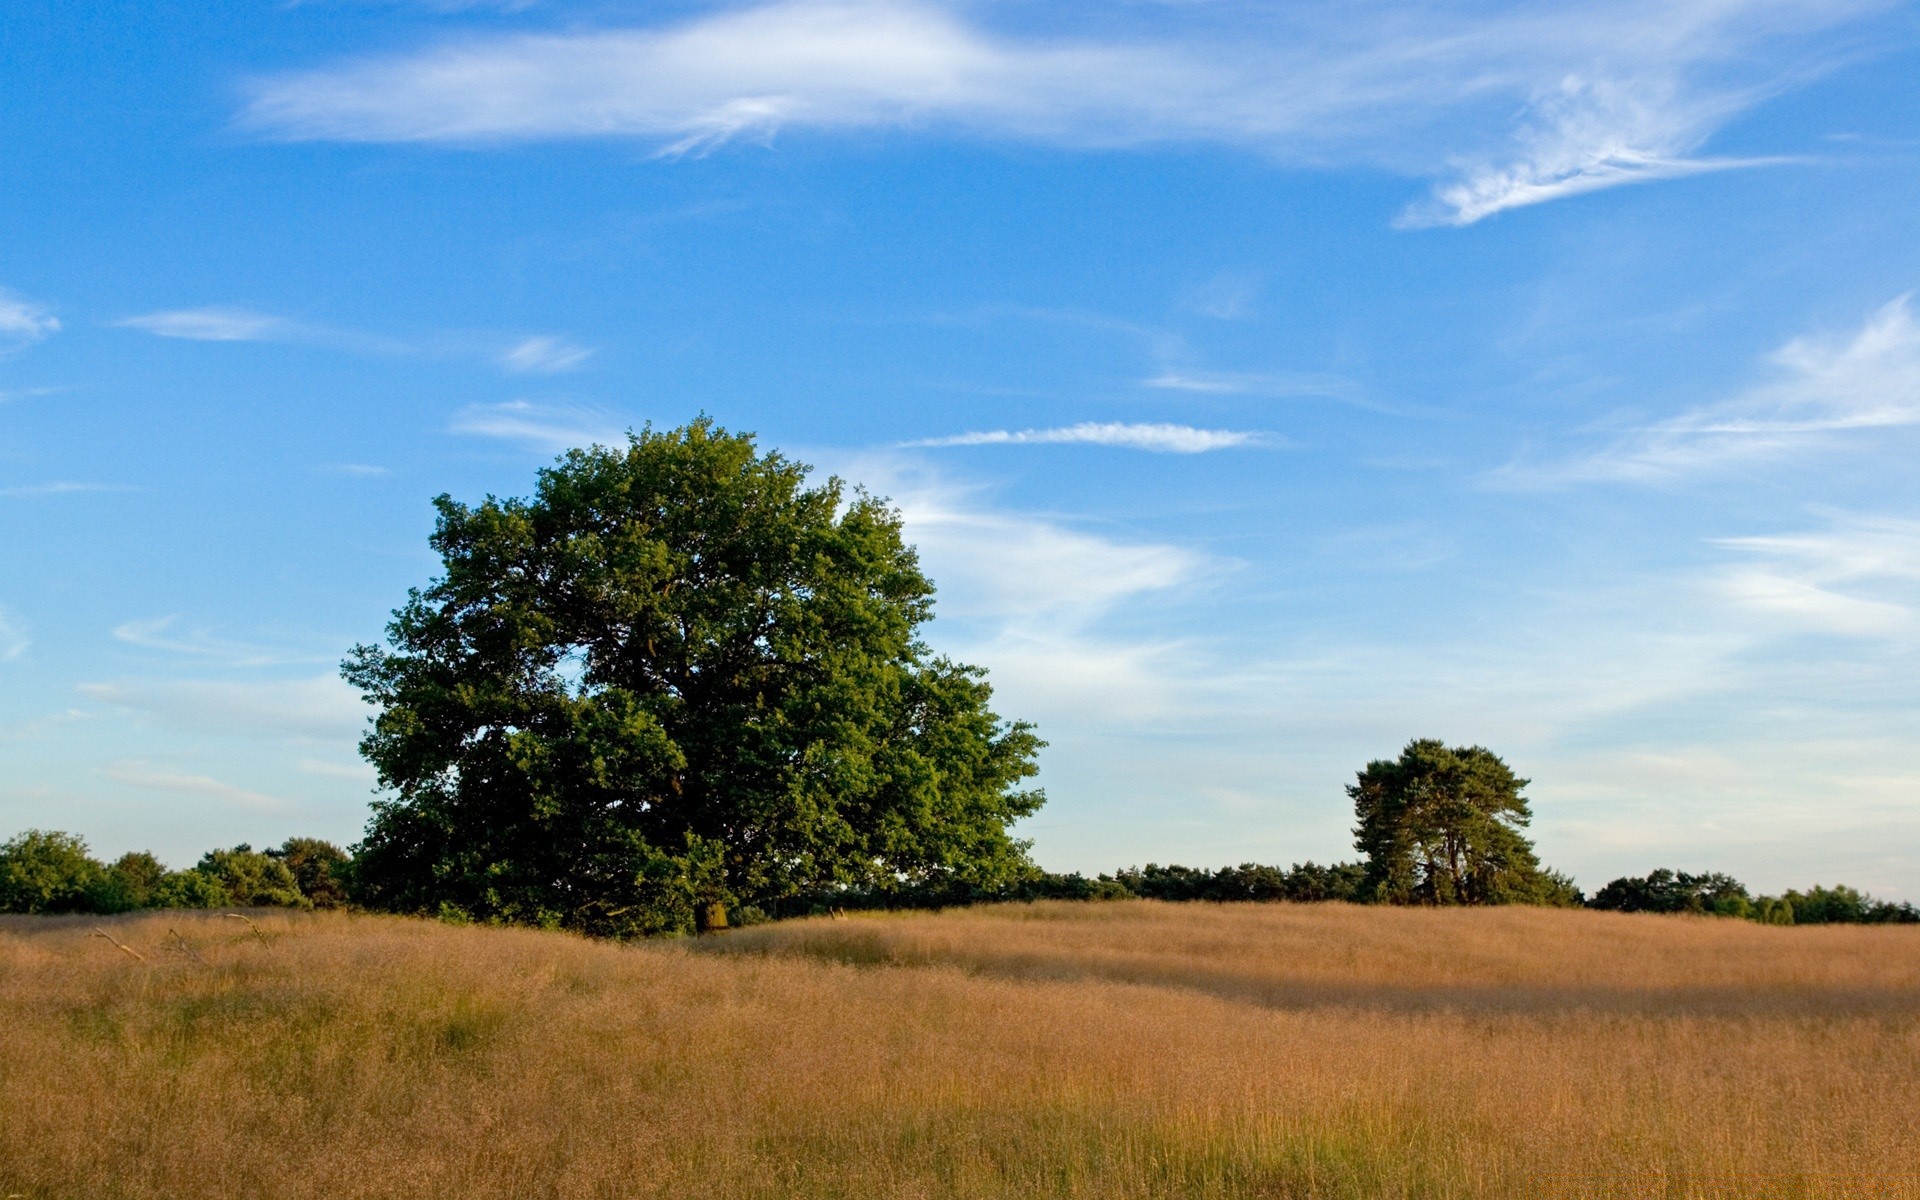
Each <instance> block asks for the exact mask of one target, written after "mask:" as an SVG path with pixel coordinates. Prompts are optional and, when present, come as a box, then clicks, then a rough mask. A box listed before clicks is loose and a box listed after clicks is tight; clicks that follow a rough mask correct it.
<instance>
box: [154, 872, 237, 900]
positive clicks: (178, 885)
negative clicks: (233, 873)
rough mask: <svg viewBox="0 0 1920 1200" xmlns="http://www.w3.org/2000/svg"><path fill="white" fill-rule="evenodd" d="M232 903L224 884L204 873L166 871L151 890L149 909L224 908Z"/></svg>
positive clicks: (230, 895)
mask: <svg viewBox="0 0 1920 1200" xmlns="http://www.w3.org/2000/svg"><path fill="white" fill-rule="evenodd" d="M232 903H234V899H233V896H232V894H230V893H229V892H228V891H227V886H226V884H224V883H222V882H220V880H218V879H216V878H215V877H214V876H212V875H209V874H207V873H206V872H205V871H168V872H167V875H166V878H164V879H162V880H161V881H160V886H159V887H156V888H155V889H154V890H153V902H152V904H150V905H149V906H148V907H150V908H225V907H227V906H228V905H230V904H232Z"/></svg>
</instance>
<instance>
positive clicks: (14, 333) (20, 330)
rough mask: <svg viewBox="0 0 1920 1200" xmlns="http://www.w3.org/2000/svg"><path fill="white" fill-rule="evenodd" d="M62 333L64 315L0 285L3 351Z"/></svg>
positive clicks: (0, 328) (0, 322)
mask: <svg viewBox="0 0 1920 1200" xmlns="http://www.w3.org/2000/svg"><path fill="white" fill-rule="evenodd" d="M59 332H60V318H58V317H56V316H54V315H53V314H52V313H50V312H48V311H47V308H46V306H45V305H44V304H36V303H34V302H33V301H31V300H28V299H26V298H25V297H24V296H20V295H16V294H15V293H13V292H10V291H8V290H7V289H5V288H0V354H7V353H11V352H12V351H15V350H19V349H22V348H24V347H27V346H31V345H33V344H34V343H35V342H39V341H44V340H46V339H47V338H50V337H52V336H53V335H54V334H56V333H59Z"/></svg>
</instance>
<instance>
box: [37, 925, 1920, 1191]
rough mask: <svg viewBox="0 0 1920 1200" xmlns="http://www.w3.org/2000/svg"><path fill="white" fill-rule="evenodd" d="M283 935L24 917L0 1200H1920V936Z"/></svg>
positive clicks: (1615, 931)
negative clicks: (15, 1199)
mask: <svg viewBox="0 0 1920 1200" xmlns="http://www.w3.org/2000/svg"><path fill="white" fill-rule="evenodd" d="M253 919H254V921H255V922H256V923H257V924H255V925H249V924H248V923H247V922H245V921H242V920H238V919H235V918H232V917H223V916H219V915H214V914H185V913H159V914H144V915H139V916H134V917H127V918H119V919H109V920H103V919H100V918H0V1197H12V1196H19V1197H23V1198H31V1200H40V1198H43V1197H44V1198H53V1197H62V1198H66V1197H72V1198H82V1197H85V1198H102V1200H105V1198H118V1197H142V1198H146V1197H153V1198H161V1197H179V1198H189V1197H192V1198H205V1200H229V1198H231V1200H243V1198H245V1200H256V1198H266V1197H272V1198H286V1200H304V1198H307V1197H312V1198H315V1200H318V1198H320V1197H327V1198H330V1200H344V1198H350V1197H420V1198H427V1197H433V1198H441V1197H461V1198H463V1200H466V1198H472V1200H486V1198H494V1197H499V1198H503V1200H504V1198H507V1197H514V1198H525V1197H556V1198H557V1197H653V1196H661V1197H666V1196H673V1197H706V1196H712V1197H944V1196H955V1197H962V1196H964V1197H1032V1196H1084V1197H1142V1196H1166V1197H1189V1196H1192V1197H1205V1196H1222V1197H1224V1196H1249V1197H1254V1196H1261V1197H1309V1196H1314V1197H1317V1196H1326V1197H1397V1196H1409V1197H1411V1196H1420V1197H1428V1196H1431V1197H1454V1196H1458V1197H1469V1196H1473V1197H1478V1196H1498V1197H1509V1196H1510V1197H1551V1196H1591V1197H1640V1196H1659V1197H1692V1196H1702V1197H1705V1196H1752V1197H1793V1196H1805V1197H1832V1196H1863V1197H1865V1196H1872V1197H1882V1196H1884V1197H1905V1196H1914V1197H1920V1101H1917V1100H1916V1097H1920V928H1914V927H1859V926H1828V927H1815V928H1774V927H1767V926H1761V925H1756V924H1753V923H1750V922H1745V921H1731V920H1714V919H1708V918H1688V917H1650V916H1622V915H1618V914H1609V913H1595V912H1582V911H1559V910H1543V909H1519V908H1506V909H1481V910H1408V909H1380V908H1357V907H1349V906H1346V905H1339V904H1324V905H1286V904H1270V905H1212V904H1182V905H1170V904H1156V903H1152V902H1116V903H1109V904H1074V903H1051V904H1048V903H1042V904H1034V905H1003V906H994V907H985V908H977V909H970V910H962V911H952V912H946V913H930V914H929V913H923V914H905V915H900V914H894V915H862V916H857V917H853V918H848V919H825V918H822V919H815V920H808V921H796V922H787V923H782V924H777V925H767V926H757V927H754V928H750V929H744V930H736V931H734V932H731V933H728V934H725V935H721V936H715V937H708V938H702V939H699V940H698V941H680V942H668V943H642V944H628V945H616V944H612V943H606V942H594V941H588V940H585V939H581V938H577V937H573V936H569V935H565V934H557V933H542V932H536V931H530V930H524V929H499V928H480V927H456V926H450V925H443V924H438V923H433V922H428V921H419V920H406V919H399V918H391V917H373V916H357V915H345V914H333V913H318V914H300V913H288V912H271V913H269V912H264V911H262V912H257V913H255V914H253ZM96 928H98V929H101V930H104V931H105V932H107V933H108V934H110V935H111V937H112V939H114V940H115V941H117V942H118V943H120V944H122V945H124V946H125V948H126V949H125V950H122V949H121V948H119V947H118V946H116V945H115V944H114V942H113V941H109V940H108V939H107V938H103V937H99V936H95V935H94V933H93V931H94V930H95V929H96ZM136 955H138V957H137V958H136Z"/></svg>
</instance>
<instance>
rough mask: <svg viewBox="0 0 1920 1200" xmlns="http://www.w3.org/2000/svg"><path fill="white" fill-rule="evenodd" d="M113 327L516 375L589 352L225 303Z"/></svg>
mask: <svg viewBox="0 0 1920 1200" xmlns="http://www.w3.org/2000/svg"><path fill="white" fill-rule="evenodd" d="M114 325H115V326H116V327H117V328H120V329H134V330H138V331H139V332H141V333H149V334H152V335H153V336H155V337H162V338H170V339H173V340H177V341H187V342H274V343H286V344H294V345H307V346H321V347H325V348H327V349H332V350H344V351H347V352H349V353H354V354H375V355H402V356H404V355H428V356H433V357H447V358H479V359H482V360H484V361H487V362H490V363H492V364H493V365H495V366H498V367H500V368H501V369H503V370H506V371H511V372H514V373H516V374H528V373H531V374H555V373H558V372H561V371H570V370H573V369H574V368H576V367H578V366H579V365H580V364H581V363H584V362H585V361H586V360H587V359H588V358H589V357H591V356H592V354H593V349H592V348H591V347H589V346H582V345H580V344H579V343H577V342H575V341H573V340H572V339H570V338H566V337H562V336H559V335H557V334H541V335H536V336H532V337H522V338H519V339H517V340H515V341H513V342H511V343H509V344H508V345H507V346H506V347H505V348H504V349H502V348H501V347H500V345H499V342H498V341H497V340H495V339H494V338H492V337H488V336H486V335H481V334H459V333H456V334H441V335H435V336H432V337H428V338H426V339H424V342H423V343H416V342H412V341H407V340H405V339H402V338H396V337H389V336H387V335H386V334H380V333H368V332H366V331H364V330H358V329H344V328H341V327H339V326H334V325H322V324H315V323H313V322H308V321H296V320H293V319H291V318H288V317H281V316H275V315H273V314H271V313H263V312H257V311H255V310H253V309H250V308H237V307H231V306H226V305H209V306H207V307H204V308H169V309H161V310H159V311H157V312H150V313H142V314H140V315H138V316H132V317H126V318H123V319H122V320H119V321H115V322H114Z"/></svg>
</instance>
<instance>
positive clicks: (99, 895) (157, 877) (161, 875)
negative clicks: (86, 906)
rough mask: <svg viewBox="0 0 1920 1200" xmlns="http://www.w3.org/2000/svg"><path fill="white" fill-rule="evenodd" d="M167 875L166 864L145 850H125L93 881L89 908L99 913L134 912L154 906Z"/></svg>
mask: <svg viewBox="0 0 1920 1200" xmlns="http://www.w3.org/2000/svg"><path fill="white" fill-rule="evenodd" d="M166 878H167V868H166V867H165V866H163V865H162V864H161V862H160V860H159V859H157V858H155V857H154V856H153V855H151V854H148V853H147V852H146V851H144V850H136V851H133V852H131V853H128V854H122V855H121V856H120V857H119V858H117V859H115V860H114V862H113V865H112V866H110V867H108V868H106V870H105V871H103V872H101V875H100V879H99V881H98V882H97V883H96V884H95V885H94V889H93V897H92V900H93V902H92V904H91V905H90V908H91V909H92V911H94V912H100V913H122V912H133V911H134V910H135V909H141V908H152V907H154V897H155V895H156V894H157V893H158V892H159V890H160V886H161V884H162V883H163V882H165V880H166Z"/></svg>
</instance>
